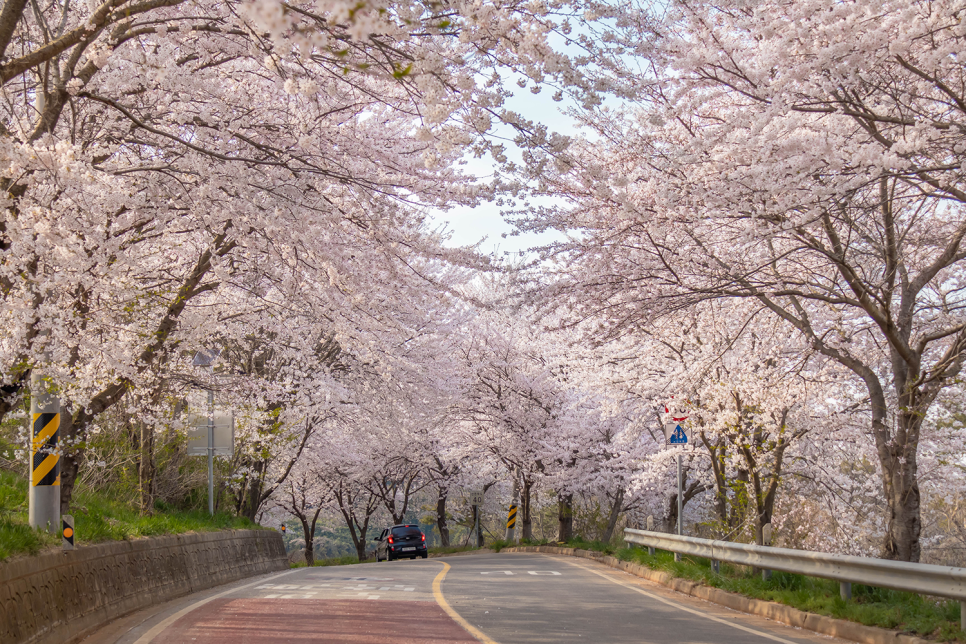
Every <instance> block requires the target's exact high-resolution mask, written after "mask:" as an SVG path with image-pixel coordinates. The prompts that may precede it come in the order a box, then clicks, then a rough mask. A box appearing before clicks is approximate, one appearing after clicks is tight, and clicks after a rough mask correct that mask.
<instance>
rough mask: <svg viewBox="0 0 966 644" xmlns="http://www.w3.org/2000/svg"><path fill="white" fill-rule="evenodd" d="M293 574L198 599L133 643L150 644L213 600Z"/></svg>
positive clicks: (269, 578) (278, 575) (286, 573)
mask: <svg viewBox="0 0 966 644" xmlns="http://www.w3.org/2000/svg"><path fill="white" fill-rule="evenodd" d="M293 572H298V571H297V570H288V571H286V572H283V573H279V574H277V575H273V576H271V577H268V578H267V579H259V580H258V581H253V582H252V583H250V584H246V585H245V586H238V587H236V588H232V589H231V590H226V591H224V592H220V593H218V594H217V595H212V596H211V597H206V598H204V599H200V600H198V601H196V602H194V603H192V604H189V605H188V606H185V607H184V608H182V609H181V610H179V611H178V612H177V613H175V614H174V615H171V616H170V617H167V618H165V619H163V620H161V621H160V622H158V623H157V624H155V625H154V626H153V627H152V628H151V630H149V631H148V632H147V633H145V634H144V635H142V636H141V637H139V638H138V639H137V640H136V641H135V642H134V644H150V642H151V640H153V639H154V638H155V637H157V636H158V635H160V634H161V633H163V632H164V629H166V628H167V627H169V626H171V625H172V624H174V623H175V622H176V621H178V620H179V619H181V618H182V617H184V616H185V615H187V614H188V613H190V612H191V611H193V610H195V609H196V608H200V607H201V606H204V605H205V604H207V603H208V602H210V601H213V600H215V599H219V598H221V597H224V596H225V595H230V594H232V593H234V592H237V591H239V590H245V589H246V588H251V587H252V586H257V585H258V584H264V583H265V582H266V581H270V580H272V579H278V578H279V577H284V576H285V575H291V574H292V573H293Z"/></svg>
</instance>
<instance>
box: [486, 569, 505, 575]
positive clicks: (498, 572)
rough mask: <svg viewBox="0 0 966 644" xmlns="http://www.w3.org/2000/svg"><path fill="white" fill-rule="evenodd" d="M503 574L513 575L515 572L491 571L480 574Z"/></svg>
mask: <svg viewBox="0 0 966 644" xmlns="http://www.w3.org/2000/svg"><path fill="white" fill-rule="evenodd" d="M501 573H502V574H504V575H512V574H513V572H512V571H510V570H490V571H488V572H481V573H480V574H481V575H499V574H501Z"/></svg>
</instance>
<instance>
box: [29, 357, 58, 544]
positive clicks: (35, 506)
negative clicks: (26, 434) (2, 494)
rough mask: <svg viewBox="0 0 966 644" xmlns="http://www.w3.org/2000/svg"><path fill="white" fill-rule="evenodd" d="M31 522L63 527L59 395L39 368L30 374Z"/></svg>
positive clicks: (52, 529) (51, 529)
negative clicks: (61, 521) (61, 513)
mask: <svg viewBox="0 0 966 644" xmlns="http://www.w3.org/2000/svg"><path fill="white" fill-rule="evenodd" d="M30 419H31V432H30V434H31V440H30V491H29V502H30V511H29V521H30V526H31V527H34V528H41V529H43V530H46V531H47V532H53V533H55V534H56V532H57V528H59V527H60V451H59V450H58V448H57V440H58V438H59V431H58V430H59V429H60V399H59V398H58V397H57V396H56V395H55V394H54V393H53V392H52V391H51V389H50V383H49V381H48V380H47V379H46V378H44V377H43V376H42V375H41V374H40V373H38V372H37V370H34V372H33V373H32V374H31V375H30Z"/></svg>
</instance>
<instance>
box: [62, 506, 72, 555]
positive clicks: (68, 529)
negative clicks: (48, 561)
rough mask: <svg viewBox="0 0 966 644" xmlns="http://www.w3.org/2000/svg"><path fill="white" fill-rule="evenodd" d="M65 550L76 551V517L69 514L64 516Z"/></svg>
mask: <svg viewBox="0 0 966 644" xmlns="http://www.w3.org/2000/svg"><path fill="white" fill-rule="evenodd" d="M63 537H64V550H73V549H74V517H72V516H71V515H69V514H65V515H64V533H63Z"/></svg>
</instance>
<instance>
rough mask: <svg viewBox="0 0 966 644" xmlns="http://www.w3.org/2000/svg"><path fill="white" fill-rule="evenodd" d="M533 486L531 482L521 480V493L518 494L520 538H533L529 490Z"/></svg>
mask: <svg viewBox="0 0 966 644" xmlns="http://www.w3.org/2000/svg"><path fill="white" fill-rule="evenodd" d="M532 488H533V482H532V481H530V480H528V479H524V481H523V493H522V494H521V495H520V538H521V539H532V538H533V516H532V515H531V514H530V491H531V490H532Z"/></svg>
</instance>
